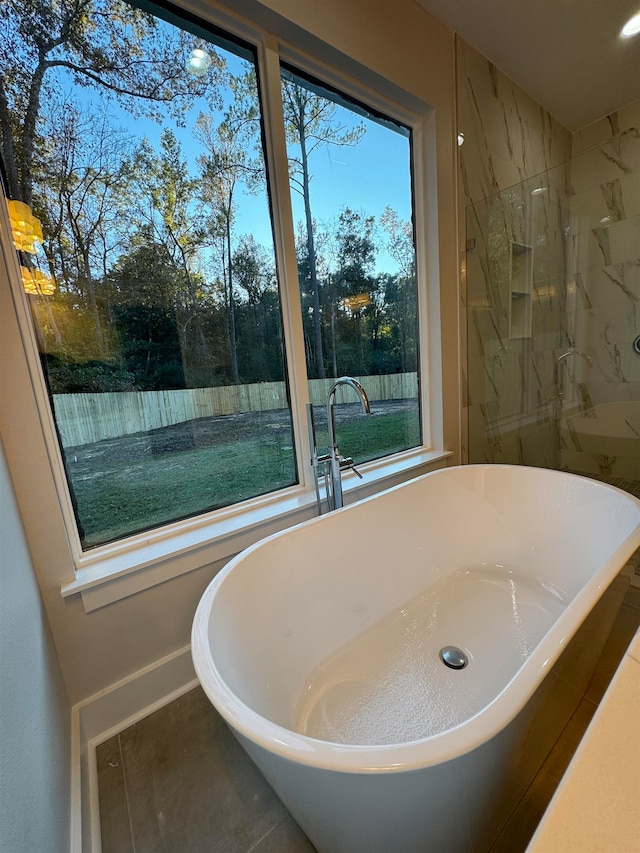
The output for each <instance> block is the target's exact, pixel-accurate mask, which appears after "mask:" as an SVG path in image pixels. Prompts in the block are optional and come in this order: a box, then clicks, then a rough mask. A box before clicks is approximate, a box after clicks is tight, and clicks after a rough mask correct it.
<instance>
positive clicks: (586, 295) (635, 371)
mask: <svg viewBox="0 0 640 853" xmlns="http://www.w3.org/2000/svg"><path fill="white" fill-rule="evenodd" d="M570 193H571V208H570V209H571V274H572V278H571V280H570V287H571V289H572V293H571V302H572V306H571V308H572V310H571V311H570V314H569V324H570V325H569V332H570V337H571V340H572V342H573V343H574V345H575V346H576V347H577V348H578V349H580V350H582V351H584V352H585V353H587V354H588V355H589V357H590V359H591V365H590V366H589V365H588V364H587V363H586V362H585V361H581V362H580V364H578V365H576V368H575V373H574V375H573V376H572V377H569V378H570V379H571V380H572V381H573V387H570V388H568V389H566V390H567V392H568V393H566V394H565V400H564V401H563V402H564V406H563V419H562V428H561V432H560V463H561V466H562V467H565V468H569V469H570V470H574V471H577V472H579V473H585V474H590V475H592V476H596V477H600V478H602V479H605V480H608V481H609V482H615V483H616V484H617V485H622V486H623V487H625V488H629V489H630V490H631V491H634V492H635V491H638V490H639V489H640V429H639V428H638V426H637V423H640V421H638V419H639V418H640V355H639V354H638V353H636V352H635V351H634V348H633V341H634V339H635V338H636V337H637V336H638V335H640V101H636V102H634V103H633V104H630V105H629V106H628V107H626V108H625V109H623V110H619V111H618V112H617V113H613V114H612V115H610V116H607V117H606V118H604V119H601V120H600V121H598V122H595V123H594V124H592V125H589V127H586V128H584V129H582V130H580V131H578V132H577V133H576V134H574V138H573V157H572V161H571V181H570ZM576 409H577V410H578V411H577V412H576ZM585 421H588V422H585Z"/></svg>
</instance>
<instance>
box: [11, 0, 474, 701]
mask: <svg viewBox="0 0 640 853" xmlns="http://www.w3.org/2000/svg"><path fill="white" fill-rule="evenodd" d="M193 5H195V6H197V5H198V4H197V2H194V4H193ZM201 5H202V4H201ZM230 8H231V9H236V10H241V11H245V12H250V13H251V15H255V17H256V20H263V21H265V22H266V23H268V26H269V28H270V30H271V31H272V32H278V31H281V32H282V33H284V34H285V35H286V34H289V35H292V36H295V38H296V39H297V40H301V41H303V42H304V43H305V45H306V47H307V49H308V51H309V52H311V53H315V54H316V55H317V56H318V58H319V59H322V58H323V56H324V57H325V58H328V59H329V60H330V61H331V62H334V63H335V62H337V63H343V64H344V66H345V68H347V69H348V71H349V72H350V73H351V74H352V75H356V74H357V75H358V77H359V78H360V79H361V80H362V81H364V83H365V84H366V85H368V86H370V87H371V88H372V90H375V88H376V87H379V89H385V90H388V91H389V93H391V94H393V92H397V91H398V90H402V91H403V92H404V93H405V94H404V96H405V98H406V100H407V106H411V107H413V108H418V107H420V105H422V108H425V107H426V105H430V106H431V107H433V109H434V112H433V114H432V115H431V119H430V121H431V125H432V127H433V128H434V131H435V132H434V135H433V138H432V145H431V147H432V153H433V152H434V151H435V152H437V157H438V174H437V179H436V177H435V176H432V175H430V176H429V179H428V180H429V182H430V186H428V187H426V191H427V197H428V199H430V201H429V202H428V205H427V206H428V214H429V216H430V217H431V221H433V219H434V218H437V224H438V239H437V242H435V243H434V242H432V243H431V245H430V255H431V268H432V272H433V273H434V274H435V273H437V266H434V262H435V261H438V260H439V282H438V281H437V280H435V281H434V279H432V282H433V283H435V285H436V286H437V285H438V284H439V286H440V289H441V308H440V310H441V315H442V327H443V338H444V340H445V342H447V345H446V347H445V352H446V354H445V358H444V359H443V366H442V372H443V376H444V388H445V401H444V408H445V428H444V429H445V436H444V444H445V446H446V447H449V448H451V449H453V450H454V451H455V450H456V448H457V445H458V436H459V426H458V409H459V407H458V397H459V391H458V389H459V385H458V347H457V341H458V295H457V278H456V248H455V246H456V219H455V189H454V187H455V151H454V141H453V137H454V120H453V105H454V88H453V85H454V84H453V80H454V75H453V41H452V36H451V34H450V33H449V32H448V31H447V30H446V29H445V28H444V27H443V26H442V25H440V24H439V23H437V22H435V21H434V20H433V19H432V18H430V17H429V16H428V15H427V14H426V13H425V12H424V11H423V10H422V9H421V8H420V7H418V6H417V4H415V3H414V2H413V0H397V2H395V3H394V5H393V15H392V17H391V18H390V16H389V6H388V4H387V3H382V2H377V0H362V2H356V1H355V0H350V2H344V0H324V2H321V3H316V2H296V0H293V2H286V0H268V2H264V3H258V2H250V0H238V2H236V3H231V4H230ZM283 16H284V17H283ZM287 19H288V20H287ZM4 250H5V260H6V263H7V264H9V263H11V262H12V261H11V258H10V255H11V254H12V250H11V247H10V244H9V243H7V242H6V240H5V243H4ZM13 262H14V261H13ZM0 276H2V277H3V279H4V280H2V281H0V300H1V304H0V316H1V317H2V323H3V327H2V335H1V337H0V371H1V374H2V395H3V406H2V409H1V411H0V430H1V434H2V438H3V441H4V442H5V447H6V452H7V459H8V464H9V467H10V470H11V476H12V478H13V480H14V482H15V484H16V493H17V497H18V503H19V507H20V512H21V515H22V519H23V523H24V527H25V531H26V535H27V539H28V543H29V548H30V551H31V555H32V559H33V565H34V569H35V573H36V575H37V578H38V582H39V585H40V588H41V590H42V595H43V599H44V604H45V607H46V610H47V613H48V617H49V621H50V624H51V629H52V633H53V637H54V640H55V645H56V648H57V653H58V655H59V659H60V663H61V667H62V671H63V674H64V679H65V682H66V685H67V688H68V691H69V695H70V698H71V701H72V702H77V701H79V700H81V699H83V698H85V697H87V696H89V695H91V694H93V693H95V692H96V691H99V690H101V689H104V688H106V687H107V686H108V685H110V684H113V683H114V682H116V681H118V680H119V679H122V678H123V677H125V676H126V675H128V674H130V673H134V672H136V671H138V670H139V669H140V668H142V667H144V666H146V665H148V664H150V663H153V662H154V661H156V660H158V659H160V658H162V657H164V656H166V655H168V654H170V653H172V652H174V651H175V650H176V649H179V648H181V647H182V646H184V645H185V644H186V643H188V642H189V638H190V627H191V621H192V617H193V613H194V611H195V608H196V605H197V602H198V600H199V598H200V596H201V594H202V592H203V590H204V588H205V587H206V585H207V583H208V581H209V580H210V578H211V577H212V576H213V574H214V573H215V571H216V570H217V569H218V568H219V567H220V564H219V563H217V564H215V565H207V566H204V567H203V568H199V569H194V570H193V571H189V572H187V573H186V574H184V575H181V576H180V577H177V578H175V579H173V580H168V581H166V582H164V583H161V584H159V585H157V586H154V587H153V588H151V589H148V590H146V591H143V592H139V593H137V594H135V595H132V596H130V597H128V598H125V599H123V600H121V601H117V602H115V603H113V604H110V605H108V606H105V607H102V608H100V609H98V610H95V611H93V612H90V613H86V612H85V609H84V607H83V603H82V601H81V599H80V597H79V596H78V595H73V596H71V597H69V598H67V599H63V598H62V596H61V593H60V587H61V584H63V583H65V582H69V581H70V580H72V578H73V561H72V555H71V549H70V545H69V543H68V542H67V537H66V533H65V527H64V525H63V522H62V516H61V511H60V505H59V501H58V497H57V495H56V490H55V486H54V483H53V480H52V477H51V470H50V469H51V465H52V464H53V465H54V466H55V465H56V462H55V460H53V462H51V461H50V459H49V457H48V455H47V450H46V446H45V443H44V439H43V434H42V428H41V426H40V423H39V416H38V412H37V409H36V403H35V395H34V390H33V387H32V377H31V375H30V373H29V370H28V367H27V361H26V359H25V354H24V353H25V346H26V347H27V348H32V347H33V343H32V342H30V341H29V340H27V341H26V342H24V341H23V340H22V337H21V333H20V326H19V323H18V319H17V315H16V309H15V308H14V305H13V303H12V300H11V297H10V293H9V287H8V284H7V281H6V270H5V269H3V268H2V266H1V265H0ZM21 310H22V311H24V306H23V307H22V308H21V307H20V306H18V311H21ZM33 355H34V357H36V358H37V354H36V353H33ZM437 355H438V354H437V353H436V354H434V356H435V357H437ZM44 429H45V431H46V430H47V429H50V427H49V426H48V425H47V423H45V424H44ZM257 535H259V534H257ZM168 562H169V563H170V561H168ZM169 568H170V565H169Z"/></svg>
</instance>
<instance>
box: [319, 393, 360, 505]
mask: <svg viewBox="0 0 640 853" xmlns="http://www.w3.org/2000/svg"><path fill="white" fill-rule="evenodd" d="M343 385H345V386H347V387H349V388H353V390H354V391H355V392H356V393H357V394H358V396H359V398H360V404H361V406H362V411H363V412H364V413H365V414H367V415H370V414H371V406H370V405H369V398H368V397H367V392H366V391H365V390H364V388H363V387H362V385H361V384H360V382H358V380H357V379H354V378H353V377H352V376H341V377H340V378H339V379H336V381H335V382H334V383H333V385H332V386H331V389H330V390H329V396H328V398H327V429H328V431H329V446H328V451H329V457H330V462H331V496H330V500H329V505H330V508H331V509H340V507H341V506H343V501H342V469H343V468H351V469H353V470H354V471H355V472H356V474H357V475H358V476H359V477H360V476H362V475H361V474H360V472H359V471H358V470H357V468H356V467H355V465H354V463H353V459H349V458H347V459H344V458H343V457H342V456H340V451H339V450H338V445H337V443H336V424H335V415H334V408H335V402H336V391H337V390H338V388H340V387H341V386H343Z"/></svg>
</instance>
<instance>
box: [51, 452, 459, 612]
mask: <svg viewBox="0 0 640 853" xmlns="http://www.w3.org/2000/svg"><path fill="white" fill-rule="evenodd" d="M449 456H451V453H450V452H449V451H442V450H439V451H438V450H435V451H434V450H412V451H407V452H406V453H400V454H397V455H396V456H393V457H389V458H386V459H384V460H377V461H375V462H370V463H367V464H366V465H362V466H360V468H361V471H362V474H363V479H362V480H359V479H358V478H357V477H356V476H355V475H354V474H347V475H346V476H345V478H344V480H343V489H344V497H345V504H347V505H348V504H350V503H354V502H355V501H357V500H360V499H362V498H364V497H369V496H370V495H373V494H375V493H377V492H380V491H383V490H384V489H387V488H390V487H391V486H395V485H398V484H399V483H402V482H405V481H406V480H410V479H413V478H414V477H417V476H419V475H420V474H424V473H427V472H428V471H430V470H434V469H436V468H440V467H443V466H444V465H446V460H447V458H448V457H449ZM316 514H317V508H316V499H315V491H313V490H310V489H302V488H301V487H298V486H297V487H295V488H291V489H285V490H283V491H282V492H278V493H277V494H276V495H268V496H266V497H263V498H256V499H254V500H252V501H248V502H246V503H244V504H238V505H236V506H233V507H229V508H227V509H224V510H218V511H217V512H215V513H211V514H209V515H208V516H202V517H200V518H198V519H188V520H187V521H183V522H177V523H175V524H172V525H168V526H166V527H163V528H161V529H160V530H157V531H149V532H147V533H145V534H144V535H142V536H138V537H135V538H132V539H129V540H127V541H126V542H117V543H113V544H112V545H108V546H105V547H102V548H99V549H95V551H91V552H89V553H87V554H85V555H83V557H82V558H81V559H80V561H79V564H78V567H77V572H76V578H75V580H73V581H71V582H70V583H67V584H64V585H63V586H62V588H61V593H62V596H63V597H64V598H67V597H69V596H73V595H77V594H80V595H81V596H82V601H83V604H84V608H85V611H86V612H91V611H92V610H97V609H98V608H100V607H104V606H106V605H108V604H112V603H113V602H115V601H119V600H120V599H123V598H127V597H128V596H130V595H134V594H135V593H138V592H142V591H143V590H145V589H149V588H150V587H152V586H156V585H157V584H160V583H164V582H165V581H168V580H171V579H173V578H176V577H179V576H180V575H183V574H186V573H187V572H191V571H195V570H196V569H200V568H202V567H203V566H206V565H209V564H211V563H216V562H226V561H227V560H229V559H230V558H231V557H233V556H235V555H236V554H238V553H239V552H240V551H242V550H243V549H244V548H247V547H248V546H249V545H252V544H254V543H255V542H258V541H259V540H260V539H263V538H264V537H266V536H269V535H271V534H272V533H277V532H278V531H280V530H285V529H286V528H288V527H292V526H293V525H294V524H298V523H300V522H302V521H307V520H308V519H310V518H313V517H314V516H315V515H316Z"/></svg>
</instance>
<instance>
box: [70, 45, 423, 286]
mask: <svg viewBox="0 0 640 853" xmlns="http://www.w3.org/2000/svg"><path fill="white" fill-rule="evenodd" d="M194 44H195V40H194ZM216 50H218V51H219V52H220V54H222V55H223V56H224V57H225V59H226V60H227V62H228V67H229V69H230V70H231V71H232V72H233V73H242V71H243V70H244V69H246V68H248V67H249V66H248V63H247V62H246V60H244V59H240V58H239V57H236V56H234V55H233V54H231V53H229V52H227V51H226V50H224V49H223V48H219V47H216ZM185 73H186V71H185ZM62 82H63V86H64V88H67V87H71V86H72V85H73V84H72V83H71V81H70V80H69V78H67V82H66V85H65V83H64V79H62ZM73 96H74V98H75V99H76V101H77V102H78V103H80V104H82V105H83V106H84V107H86V108H87V109H88V108H90V106H91V105H93V106H94V107H97V106H99V104H100V102H101V99H102V98H104V95H103V94H102V93H100V91H99V90H97V89H94V88H79V87H75V88H74V91H73ZM109 104H110V113H111V114H112V115H113V117H114V122H115V123H116V124H117V125H120V126H122V127H125V128H126V130H127V132H128V133H129V134H131V135H133V136H135V137H137V138H139V139H142V138H143V137H146V138H148V139H149V141H150V142H151V143H152V145H154V146H155V145H158V147H159V139H160V133H161V131H162V129H163V128H167V127H168V128H171V129H172V130H173V131H174V133H175V134H176V136H177V137H178V139H179V140H180V143H181V146H182V150H183V152H184V154H185V156H186V157H187V158H188V160H189V168H190V171H191V173H192V174H193V175H196V174H197V166H196V158H197V156H198V154H200V153H202V152H203V148H202V146H201V145H200V143H198V142H197V141H196V140H195V139H194V137H193V126H194V124H195V120H196V118H197V116H198V114H199V112H201V111H207V106H206V104H205V103H204V101H203V102H202V103H200V104H196V105H195V106H194V108H193V110H192V111H191V112H190V113H189V114H188V116H187V126H186V127H184V128H180V127H178V126H177V125H176V123H175V122H174V121H173V120H172V119H167V120H166V122H165V123H164V124H163V125H160V124H158V123H156V122H153V121H151V120H148V119H144V118H141V119H135V120H133V119H132V118H131V116H130V115H129V114H128V113H126V112H125V111H124V110H123V109H121V108H119V107H118V105H117V103H114V101H113V100H110V101H109ZM336 110H337V113H336V120H337V121H338V122H339V123H340V124H341V125H342V124H344V125H347V126H350V127H353V126H355V125H358V124H364V126H365V128H366V131H365V133H364V134H363V136H362V137H361V139H360V140H359V142H358V143H357V144H356V145H354V146H344V147H337V146H323V147H319V148H318V149H317V150H316V151H314V152H313V154H312V155H311V157H310V167H311V173H312V176H313V177H312V181H311V188H310V192H311V204H312V212H313V216H314V218H315V219H316V220H317V222H318V224H319V226H320V227H321V228H322V227H323V226H326V225H328V224H330V223H331V222H332V221H336V220H337V218H338V216H339V215H340V213H341V212H342V210H343V209H344V208H345V207H350V208H351V209H352V210H354V211H356V212H357V213H362V214H364V215H367V216H371V215H372V216H374V217H376V219H377V218H378V217H379V216H380V214H381V213H382V212H383V210H384V209H385V207H386V206H387V205H388V206H389V207H391V208H392V209H393V210H395V211H396V213H397V214H398V216H399V217H400V218H401V219H402V220H410V219H411V191H410V166H409V140H408V139H407V138H406V136H404V135H403V134H401V133H396V132H394V131H393V130H391V129H389V128H388V127H386V126H384V125H382V124H379V123H378V122H376V121H374V120H371V119H369V118H363V117H361V116H360V115H358V114H356V113H354V112H351V111H350V110H348V109H346V108H345V107H344V106H342V105H340V104H337V105H336ZM292 204H293V211H294V221H295V223H296V224H297V223H298V222H299V221H303V219H304V209H303V204H302V199H301V197H300V195H299V194H298V193H296V192H293V193H292ZM236 222H237V235H238V236H240V234H243V233H252V234H253V236H254V237H255V239H256V241H257V242H258V243H261V244H263V245H265V246H270V245H271V227H270V222H269V218H268V215H267V212H266V197H265V195H264V194H261V195H258V196H255V195H251V194H249V193H248V192H243V191H241V192H240V193H239V204H238V214H237V219H236ZM377 246H378V247H379V251H378V255H377V263H376V272H390V273H393V272H395V271H396V270H397V267H396V264H395V263H394V261H393V260H392V259H391V258H390V257H389V256H388V255H387V253H386V252H385V251H384V245H383V241H382V239H379V240H378V241H377Z"/></svg>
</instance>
